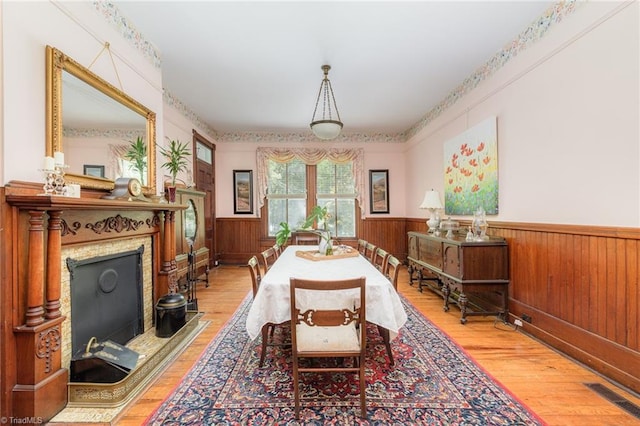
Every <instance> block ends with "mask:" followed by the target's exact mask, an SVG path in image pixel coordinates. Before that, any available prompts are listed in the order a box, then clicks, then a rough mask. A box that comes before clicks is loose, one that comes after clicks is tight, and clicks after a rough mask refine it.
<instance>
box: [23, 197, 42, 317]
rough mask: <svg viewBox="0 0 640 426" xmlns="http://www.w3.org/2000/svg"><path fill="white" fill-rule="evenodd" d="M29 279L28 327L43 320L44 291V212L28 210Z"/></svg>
mask: <svg viewBox="0 0 640 426" xmlns="http://www.w3.org/2000/svg"><path fill="white" fill-rule="evenodd" d="M29 216H30V218H29V256H28V258H29V280H28V283H27V288H28V289H27V311H26V314H25V316H26V321H25V323H26V325H27V326H29V327H32V326H36V325H40V324H42V323H43V322H44V317H43V314H44V308H43V307H42V301H43V297H44V295H43V292H44V288H43V286H44V228H43V226H42V224H43V222H44V212H43V211H40V210H31V211H29Z"/></svg>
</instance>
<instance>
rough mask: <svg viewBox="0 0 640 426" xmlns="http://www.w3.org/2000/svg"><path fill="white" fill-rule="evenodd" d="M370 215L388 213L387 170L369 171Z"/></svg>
mask: <svg viewBox="0 0 640 426" xmlns="http://www.w3.org/2000/svg"><path fill="white" fill-rule="evenodd" d="M369 201H370V203H371V213H389V170H369Z"/></svg>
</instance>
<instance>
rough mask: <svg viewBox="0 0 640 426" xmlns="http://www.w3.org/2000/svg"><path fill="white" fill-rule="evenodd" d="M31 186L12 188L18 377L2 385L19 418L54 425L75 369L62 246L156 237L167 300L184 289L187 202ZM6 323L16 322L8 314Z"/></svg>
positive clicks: (13, 340)
mask: <svg viewBox="0 0 640 426" xmlns="http://www.w3.org/2000/svg"><path fill="white" fill-rule="evenodd" d="M23 187H24V185H14V186H13V188H12V185H11V184H9V185H8V186H7V187H5V188H4V190H5V194H4V195H5V196H4V200H5V202H6V203H3V209H4V211H5V212H6V213H7V214H6V215H5V224H7V225H9V226H8V227H7V228H8V229H10V233H11V236H10V238H11V241H12V249H11V251H10V252H11V257H12V262H11V265H12V266H11V268H12V273H11V279H10V283H11V285H12V288H13V294H15V298H14V300H13V301H12V305H13V306H12V308H13V312H12V315H11V322H10V324H11V325H12V331H13V333H11V332H10V330H9V334H4V335H3V338H4V337H7V339H6V342H5V344H6V345H7V349H8V350H7V353H11V352H12V354H13V355H11V356H12V357H13V358H14V359H13V360H12V361H13V362H12V363H11V364H13V366H14V368H12V370H13V371H11V372H10V373H9V374H8V376H7V377H8V378H9V379H12V380H11V381H10V383H7V382H5V384H4V385H3V389H2V390H3V392H5V391H6V392H8V391H10V393H11V401H10V405H11V409H10V411H11V412H10V413H9V414H10V415H11V416H12V417H14V418H29V417H32V418H41V419H43V421H45V422H46V421H47V420H49V419H51V418H52V417H53V416H54V415H55V414H56V413H58V412H59V411H60V410H62V409H63V408H64V407H65V406H66V405H67V382H68V371H67V369H66V368H63V367H62V365H61V364H62V362H61V343H62V327H61V324H62V323H63V322H64V321H65V317H64V316H63V315H62V314H61V311H60V297H61V276H62V275H61V272H62V271H61V266H60V265H61V264H62V262H61V260H62V259H61V253H62V248H63V247H64V246H67V245H77V244H91V243H102V242H105V243H106V242H108V241H109V240H118V239H126V238H132V237H138V236H150V237H151V239H152V242H153V244H152V247H153V253H152V258H153V260H154V262H153V265H154V268H155V269H154V271H153V294H154V300H153V303H154V306H155V303H156V301H157V299H158V298H159V297H161V296H163V295H164V294H166V293H168V292H175V291H177V278H176V271H177V266H176V261H175V258H176V244H175V212H176V211H180V210H183V209H185V208H186V206H185V205H182V204H169V203H158V202H145V201H137V200H136V201H129V200H124V199H118V200H108V199H101V198H97V197H95V196H91V195H89V196H88V197H82V198H71V197H64V196H55V195H54V196H52V195H37V194H36V192H35V191H33V190H31V191H29V190H28V189H27V190H25V189H24V188H23ZM3 321H4V322H6V323H8V324H9V322H7V320H6V318H4V315H3ZM10 329H11V328H10ZM11 347H13V351H11V350H10V349H9V348H11ZM6 414H7V413H3V415H6Z"/></svg>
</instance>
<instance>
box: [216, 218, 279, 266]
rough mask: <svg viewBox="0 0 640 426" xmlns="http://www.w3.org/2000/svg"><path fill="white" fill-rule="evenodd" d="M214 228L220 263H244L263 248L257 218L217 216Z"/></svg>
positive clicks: (259, 223)
mask: <svg viewBox="0 0 640 426" xmlns="http://www.w3.org/2000/svg"><path fill="white" fill-rule="evenodd" d="M216 229H217V241H216V247H217V250H218V253H217V256H216V257H217V260H218V261H219V262H220V263H226V264H246V263H247V262H248V261H249V258H250V257H251V256H253V255H254V254H258V253H260V252H261V251H262V250H263V249H262V248H261V241H260V239H261V229H262V225H261V222H260V219H258V218H246V219H244V218H243V219H239V218H218V219H216ZM272 244H273V243H272Z"/></svg>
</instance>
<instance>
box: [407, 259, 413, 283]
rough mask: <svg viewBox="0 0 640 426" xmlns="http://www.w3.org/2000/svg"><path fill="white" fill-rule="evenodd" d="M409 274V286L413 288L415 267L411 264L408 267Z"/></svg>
mask: <svg viewBox="0 0 640 426" xmlns="http://www.w3.org/2000/svg"><path fill="white" fill-rule="evenodd" d="M407 272H409V285H410V286H413V266H411V264H409V265H408V266H407Z"/></svg>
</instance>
